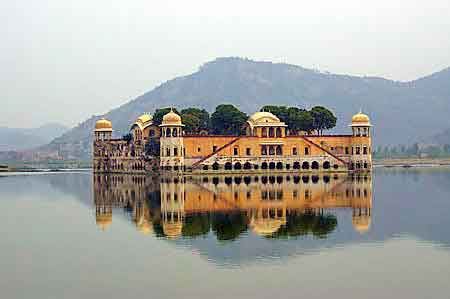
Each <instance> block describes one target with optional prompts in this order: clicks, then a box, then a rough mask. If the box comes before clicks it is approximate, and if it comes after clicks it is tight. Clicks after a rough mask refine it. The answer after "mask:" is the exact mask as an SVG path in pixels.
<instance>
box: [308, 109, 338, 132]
mask: <svg viewBox="0 0 450 299" xmlns="http://www.w3.org/2000/svg"><path fill="white" fill-rule="evenodd" d="M311 115H312V117H313V119H314V122H313V127H314V130H317V133H318V134H319V135H322V134H323V130H329V129H332V128H334V127H335V126H336V121H337V118H336V116H335V115H334V114H333V112H331V111H330V110H328V109H327V108H325V107H322V106H316V107H313V108H312V109H311Z"/></svg>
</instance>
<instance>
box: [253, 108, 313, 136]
mask: <svg viewBox="0 0 450 299" xmlns="http://www.w3.org/2000/svg"><path fill="white" fill-rule="evenodd" d="M261 111H268V112H271V113H273V114H274V115H276V116H277V117H278V118H279V119H280V120H281V121H282V122H285V123H286V124H287V125H288V128H289V131H290V132H291V133H294V134H296V133H298V131H305V132H308V133H310V132H311V131H312V130H313V124H314V123H313V121H314V119H313V117H312V115H311V113H310V112H309V111H307V110H305V109H300V108H297V107H286V106H273V105H266V106H264V107H262V108H261Z"/></svg>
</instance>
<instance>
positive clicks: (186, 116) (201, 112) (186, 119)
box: [181, 108, 210, 133]
mask: <svg viewBox="0 0 450 299" xmlns="http://www.w3.org/2000/svg"><path fill="white" fill-rule="evenodd" d="M181 119H182V120H183V124H184V125H185V127H184V130H185V131H186V132H188V133H199V132H200V131H202V130H208V129H209V126H210V118H209V113H208V111H206V110H205V109H199V108H186V109H183V110H181Z"/></svg>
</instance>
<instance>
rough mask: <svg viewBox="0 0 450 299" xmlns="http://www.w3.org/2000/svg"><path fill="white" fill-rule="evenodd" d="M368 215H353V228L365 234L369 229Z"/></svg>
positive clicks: (369, 220)
mask: <svg viewBox="0 0 450 299" xmlns="http://www.w3.org/2000/svg"><path fill="white" fill-rule="evenodd" d="M370 222H371V219H370V216H368V215H364V216H353V218H352V224H353V228H354V229H355V230H356V231H357V232H359V233H360V234H365V233H367V232H368V231H369V230H370Z"/></svg>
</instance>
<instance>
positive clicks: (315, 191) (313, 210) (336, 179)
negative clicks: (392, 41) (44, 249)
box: [93, 174, 372, 240]
mask: <svg viewBox="0 0 450 299" xmlns="http://www.w3.org/2000/svg"><path fill="white" fill-rule="evenodd" d="M93 180H94V184H93V186H94V201H95V206H96V209H95V210H96V222H97V225H98V226H99V227H100V228H101V229H102V230H106V229H108V227H109V225H110V224H111V223H112V221H113V210H117V211H118V212H119V211H120V210H123V211H125V214H126V215H128V216H129V218H130V219H131V221H132V222H133V223H134V224H135V225H136V228H137V230H139V231H140V232H142V233H145V234H149V233H153V234H155V235H156V236H159V237H166V238H168V239H177V238H181V237H183V238H195V237H199V236H203V235H207V234H209V233H210V232H213V233H214V234H215V236H216V237H217V239H218V240H233V239H236V238H238V237H239V236H240V235H241V234H243V233H247V232H249V231H251V232H253V233H254V234H256V235H259V236H262V237H266V238H286V237H295V236H304V235H312V236H314V237H317V238H326V237H327V235H328V234H329V233H331V232H333V231H334V230H335V228H336V227H337V225H338V223H337V217H336V216H335V215H334V213H335V212H336V211H337V210H339V209H348V210H351V211H352V213H351V215H352V216H351V222H352V225H353V227H354V229H355V230H356V231H358V232H360V233H365V232H367V231H368V230H369V229H370V225H371V207H372V180H371V176H370V175H363V176H347V175H334V176H333V175H332V176H329V175H320V176H315V175H313V176H292V175H286V174H283V175H281V174H280V175H273V176H264V175H259V176H170V177H149V176H140V175H134V176H133V175H94V177H93ZM349 221H350V219H349Z"/></svg>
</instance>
